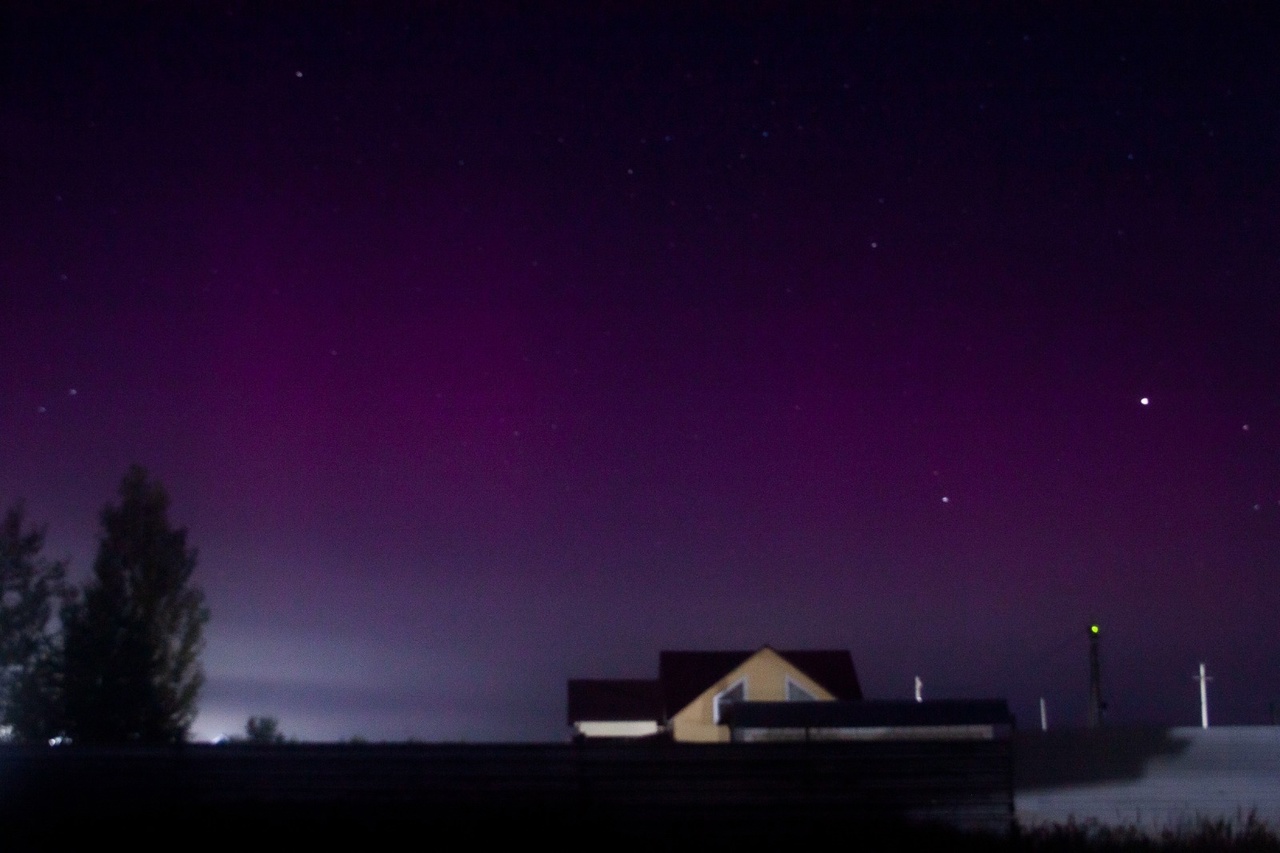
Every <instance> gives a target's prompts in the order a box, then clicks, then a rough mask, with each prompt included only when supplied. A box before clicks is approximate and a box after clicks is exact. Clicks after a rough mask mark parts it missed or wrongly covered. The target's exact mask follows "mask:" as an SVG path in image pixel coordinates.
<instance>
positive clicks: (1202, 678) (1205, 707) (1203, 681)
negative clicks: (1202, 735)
mask: <svg viewBox="0 0 1280 853" xmlns="http://www.w3.org/2000/svg"><path fill="white" fill-rule="evenodd" d="M1195 680H1196V681H1198V682H1200V728H1202V729H1207V728H1209V689H1208V683H1209V682H1210V681H1213V678H1212V676H1208V675H1205V674H1204V664H1200V674H1199V675H1198V676H1196V677H1195Z"/></svg>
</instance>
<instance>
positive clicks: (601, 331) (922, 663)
mask: <svg viewBox="0 0 1280 853" xmlns="http://www.w3.org/2000/svg"><path fill="white" fill-rule="evenodd" d="M1026 5H1032V6H1034V7H1035V8H1033V9H1026V8H1023V7H1024V6H1026ZM1049 5H1051V4H998V3H981V4H977V3H975V4H964V3H959V4H949V5H942V4H936V5H932V6H930V7H924V6H923V5H922V6H920V7H915V6H912V7H911V8H910V10H909V11H908V10H903V9H902V8H900V6H899V4H896V3H887V4H870V3H868V4H856V3H841V4H820V3H810V4H791V3H788V4H783V3H773V2H749V3H733V4H723V5H718V4H683V3H682V4H670V5H669V6H668V7H666V8H665V9H663V10H655V9H653V8H650V7H649V5H647V4H639V3H635V4H633V3H629V2H587V3H581V4H564V5H553V4H531V3H502V2H493V3H483V4H474V3H460V2H459V3H447V2H446V3H439V4H419V3H407V2H406V3H393V2H380V3H369V4H365V3H358V4H357V3H353V4H300V3H299V4H291V3H272V4H269V5H266V6H263V5H261V4H247V3H238V2H233V3H201V4H194V3H192V4H187V3H173V4H168V3H166V4H155V3H109V4H100V3H77V4H47V3H28V2H18V3H9V4H5V9H4V11H3V12H2V13H0V14H2V15H3V18H4V20H3V26H2V27H0V29H3V33H4V35H3V36H0V38H2V39H3V53H4V72H3V73H4V83H3V87H2V91H0V104H2V109H0V145H2V146H3V169H4V173H3V185H4V191H3V193H2V196H3V203H4V207H3V240H2V241H0V502H3V503H4V504H5V505H7V504H9V503H11V502H12V501H15V500H17V499H19V498H22V499H25V501H26V506H27V511H28V515H29V516H30V517H31V518H32V519H34V520H36V521H39V522H42V523H46V524H47V525H48V544H47V548H46V554H47V556H50V557H63V556H65V557H67V558H69V559H70V561H71V571H72V574H73V576H75V577H76V578H79V579H84V578H87V577H88V574H89V568H90V565H91V563H92V559H93V553H94V549H95V547H96V537H97V526H96V525H97V518H98V513H99V511H100V510H101V508H102V506H103V505H104V504H106V503H107V502H109V501H112V500H114V498H115V491H116V487H117V485H118V483H119V481H120V478H121V477H122V476H123V474H124V472H125V470H126V469H127V467H128V466H129V464H131V463H134V462H137V463H140V464H142V465H144V466H146V467H147V468H148V469H149V471H150V472H151V473H152V474H153V475H154V476H155V477H156V478H157V479H159V480H160V481H161V482H162V483H163V484H164V485H165V486H166V487H167V489H168V491H169V493H170V496H171V498H172V505H171V517H172V519H173V520H174V521H175V523H178V524H181V525H184V526H186V527H188V528H189V531H190V533H189V537H190V542H191V543H192V544H193V545H195V546H196V547H197V548H198V549H199V552H200V560H199V564H198V567H197V570H196V578H197V580H198V582H199V584H200V585H201V586H202V588H203V589H204V591H205V593H206V596H207V599H208V603H209V606H210V609H211V611H212V619H211V622H210V624H209V625H208V628H207V631H206V639H207V647H206V650H205V654H204V664H205V669H206V671H207V675H208V683H207V685H206V688H205V691H204V693H203V695H202V698H201V714H200V717H199V719H198V720H197V723H196V726H195V729H194V732H193V734H194V735H195V736H196V737H212V736H214V735H217V734H219V733H224V732H238V731H240V730H242V728H243V725H244V720H245V718H246V717H247V716H249V715H251V714H268V715H274V716H277V717H279V718H280V721H281V727H282V729H283V730H284V731H285V732H286V734H290V735H293V736H295V737H301V738H315V739H335V738H347V737H351V736H354V735H360V736H363V737H367V738H370V739H400V738H410V737H412V738H418V739H425V740H436V739H443V740H460V739H466V740H493V739H499V740H559V739H563V738H564V737H566V736H567V734H568V731H567V728H566V726H565V723H564V713H565V680H566V679H567V678H570V677H652V676H653V675H655V674H656V667H657V654H658V651H659V650H661V649H668V648H690V649H716V648H720V649H723V648H756V647H758V646H761V645H764V644H766V643H767V644H770V645H773V646H775V647H778V648H787V647H792V648H795V647H824V648H848V649H850V650H851V651H852V653H853V656H854V661H855V664H856V666H857V668H858V671H859V675H860V677H861V679H862V682H863V688H864V691H865V692H866V694H867V695H868V696H869V697H873V698H909V697H910V696H911V694H912V687H913V678H914V677H915V676H917V675H918V676H920V677H921V678H922V680H923V682H924V691H925V696H926V697H932V698H944V697H974V698H976V697H1002V698H1008V699H1009V701H1010V703H1011V705H1012V707H1013V709H1014V711H1015V713H1016V714H1017V715H1018V718H1019V722H1020V725H1022V726H1023V727H1033V726H1034V725H1036V724H1037V722H1038V711H1037V710H1036V707H1037V703H1038V699H1039V697H1041V696H1043V697H1045V698H1046V702H1047V707H1048V713H1049V718H1050V724H1051V725H1078V724H1082V723H1083V721H1084V719H1085V713H1086V711H1085V709H1086V700H1087V694H1088V683H1087V682H1088V666H1087V649H1088V640H1087V626H1088V625H1089V624H1090V622H1093V621H1097V622H1098V623H1099V624H1100V625H1101V626H1102V662H1103V681H1104V693H1105V698H1106V699H1107V700H1108V702H1109V710H1108V719H1110V720H1113V721H1116V722H1139V721H1149V722H1163V723H1176V724H1188V725H1194V724H1196V723H1198V721H1199V706H1198V686H1197V685H1196V683H1195V682H1194V681H1193V676H1194V675H1195V673H1196V669H1197V664H1198V663H1199V662H1201V661H1204V662H1206V663H1207V664H1208V667H1209V673H1210V674H1211V675H1212V676H1213V677H1214V679H1215V680H1214V681H1213V682H1212V684H1211V685H1210V714H1211V718H1212V721H1213V722H1215V723H1223V724H1247V723H1262V722H1266V721H1267V719H1268V713H1269V712H1268V704H1269V703H1271V702H1280V630H1278V629H1280V616H1278V615H1277V614H1280V582H1277V573H1278V572H1280V323H1278V320H1280V287H1278V286H1277V285H1278V284H1280V171H1278V170H1280V157H1278V156H1277V154H1278V153H1280V53H1277V52H1276V51H1275V50H1274V45H1275V43H1276V38H1277V35H1278V34H1277V27H1276V20H1275V18H1274V17H1272V16H1269V15H1267V14H1265V12H1264V11H1263V10H1264V8H1265V6H1264V5H1262V4H1258V5H1256V6H1255V5H1251V4H1230V5H1229V6H1228V5H1226V4H1178V5H1176V6H1169V7H1166V5H1165V4H1155V3H1151V4H1123V5H1124V8H1123V9H1120V10H1116V9H1112V8H1111V6H1112V4H1109V3H1097V4H1089V3H1080V4H1064V6H1063V7H1062V8H1060V9H1057V10H1056V11H1053V10H1050V9H1047V8H1044V7H1046V6H1049ZM1052 5H1056V4H1052ZM1144 400H1145V402H1144Z"/></svg>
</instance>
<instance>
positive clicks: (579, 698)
mask: <svg viewBox="0 0 1280 853" xmlns="http://www.w3.org/2000/svg"><path fill="white" fill-rule="evenodd" d="M664 719H665V718H664V716H663V713H662V691H661V690H660V689H659V687H658V682H656V681H654V680H652V679H622V678H577V679H572V680H570V681H569V725H573V724H574V723H576V722H579V721H582V720H596V721H606V720H654V721H655V722H659V723H660V722H662V721H663V720H664Z"/></svg>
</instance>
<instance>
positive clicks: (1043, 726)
mask: <svg viewBox="0 0 1280 853" xmlns="http://www.w3.org/2000/svg"><path fill="white" fill-rule="evenodd" d="M1040 731H1042V732H1047V731H1049V712H1048V709H1046V708H1045V705H1044V697H1043V696H1041V697H1040Z"/></svg>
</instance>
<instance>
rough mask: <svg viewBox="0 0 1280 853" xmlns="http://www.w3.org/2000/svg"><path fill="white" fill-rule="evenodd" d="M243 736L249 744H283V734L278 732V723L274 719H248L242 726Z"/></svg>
mask: <svg viewBox="0 0 1280 853" xmlns="http://www.w3.org/2000/svg"><path fill="white" fill-rule="evenodd" d="M244 736H245V740H247V741H248V742H249V743H258V744H273V745H274V744H280V743H284V732H282V731H280V721H279V720H277V719H276V718H275V717H250V718H249V720H248V722H246V723H245V724H244Z"/></svg>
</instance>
